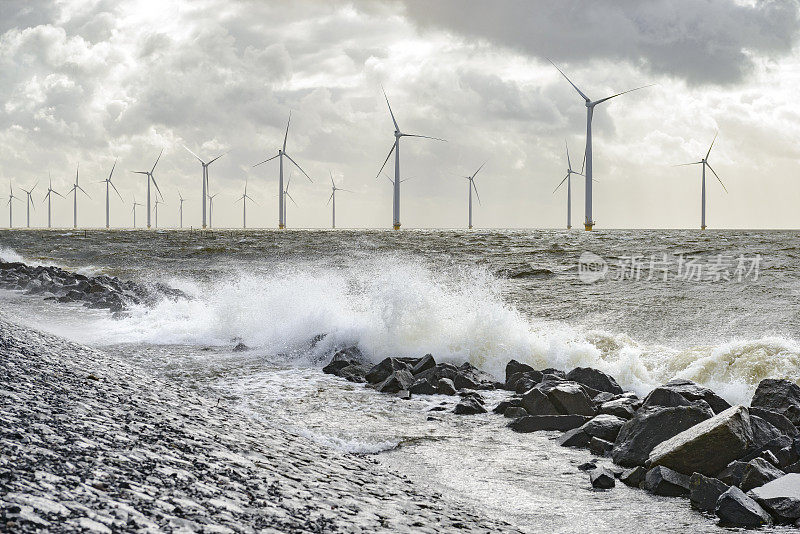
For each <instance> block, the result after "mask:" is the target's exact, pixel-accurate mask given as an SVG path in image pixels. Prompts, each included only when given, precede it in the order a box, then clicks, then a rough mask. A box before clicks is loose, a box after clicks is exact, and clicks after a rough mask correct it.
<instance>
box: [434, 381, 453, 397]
mask: <svg viewBox="0 0 800 534" xmlns="http://www.w3.org/2000/svg"><path fill="white" fill-rule="evenodd" d="M436 391H437V392H438V393H439V395H455V394H456V387H455V385H453V381H452V380H450V379H449V378H440V379H439V382H437V384H436Z"/></svg>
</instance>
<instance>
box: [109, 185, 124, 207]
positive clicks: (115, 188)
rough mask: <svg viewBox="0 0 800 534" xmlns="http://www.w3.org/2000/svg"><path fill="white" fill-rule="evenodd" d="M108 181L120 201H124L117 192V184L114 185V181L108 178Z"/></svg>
mask: <svg viewBox="0 0 800 534" xmlns="http://www.w3.org/2000/svg"><path fill="white" fill-rule="evenodd" d="M108 183H109V184H111V187H113V188H114V191H116V192H117V196H118V197H119V199H120V200H122V202H125V200H124V199H123V198H122V195H121V194H120V193H119V189H117V186H116V185H114V183H113V182H112V181H111V180H109V181H108Z"/></svg>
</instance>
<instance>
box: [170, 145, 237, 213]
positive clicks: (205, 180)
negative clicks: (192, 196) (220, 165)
mask: <svg viewBox="0 0 800 534" xmlns="http://www.w3.org/2000/svg"><path fill="white" fill-rule="evenodd" d="M183 148H185V149H186V150H187V151H188V152H189V154H191V155H192V156H194V157H195V158H197V161H199V162H200V164H201V165H202V166H203V228H205V227H206V199H207V198H208V167H209V165H211V164H212V163H214V162H215V161H217V160H218V159H219V158H221V157H222V156H224V155H225V154H227V152H225V153H222V154H220V155H219V156H217V157H216V158H214V159H212V160H209V161H208V162H205V161H203V160H202V159H201V158H200V156H198V155H197V154H195V153H194V152H192V151H191V150H189V149H188V148H187V147H186V145H184V146H183ZM210 218H211V217H210V216H209V219H210ZM181 220H183V208H181ZM209 223H210V221H209ZM181 228H183V224H181Z"/></svg>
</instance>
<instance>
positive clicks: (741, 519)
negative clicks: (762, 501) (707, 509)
mask: <svg viewBox="0 0 800 534" xmlns="http://www.w3.org/2000/svg"><path fill="white" fill-rule="evenodd" d="M715 513H716V514H717V517H719V521H720V524H721V525H724V526H737V527H751V528H752V527H761V526H764V525H771V524H772V518H771V517H770V516H769V514H768V513H767V512H765V511H764V509H763V508H761V506H759V505H758V503H757V502H756V501H754V500H753V499H751V498H750V497H748V496H747V495H745V494H744V492H743V491H742V490H740V489H739V488H737V487H736V486H733V487H731V488H728V490H727V491H726V492H725V493H723V494H722V495H720V497H719V500H718V501H717V505H716V508H715Z"/></svg>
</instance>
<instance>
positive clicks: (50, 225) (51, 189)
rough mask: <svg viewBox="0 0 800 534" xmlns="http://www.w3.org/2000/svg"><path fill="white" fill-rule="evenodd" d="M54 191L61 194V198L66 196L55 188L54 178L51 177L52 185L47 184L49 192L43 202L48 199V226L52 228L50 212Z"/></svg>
mask: <svg viewBox="0 0 800 534" xmlns="http://www.w3.org/2000/svg"><path fill="white" fill-rule="evenodd" d="M48 177H49V173H48ZM53 193H55V194H56V195H58V196H60V197H61V198H64V195H62V194H61V193H59V192H58V191H56V190H55V189H53V179H52V178H50V185H49V186H47V194H46V195H45V196H44V199H42V202H44V201H45V200H46V201H47V228H52V227H53V225H52V218H51V217H50V214H51V200H52V194H53Z"/></svg>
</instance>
